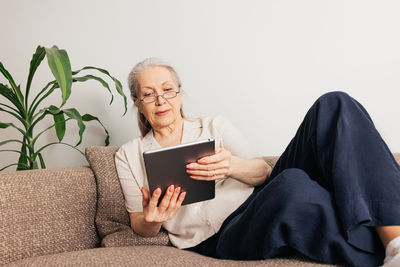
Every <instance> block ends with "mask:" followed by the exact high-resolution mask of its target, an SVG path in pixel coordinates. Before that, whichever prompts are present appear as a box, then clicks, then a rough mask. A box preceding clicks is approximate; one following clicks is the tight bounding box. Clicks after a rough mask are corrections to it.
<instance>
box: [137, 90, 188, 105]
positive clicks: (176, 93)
mask: <svg viewBox="0 0 400 267" xmlns="http://www.w3.org/2000/svg"><path fill="white" fill-rule="evenodd" d="M172 92H173V93H175V96H173V97H168V98H165V96H164V95H165V94H168V93H172ZM180 92H181V90H179V91H168V92H165V93H164V94H161V95H154V96H144V97H143V98H142V99H139V98H137V99H138V100H139V101H142V102H143V103H145V104H150V103H154V102H156V101H157V100H158V97H160V96H161V97H162V98H164V99H172V98H175V97H176V96H177V95H178V94H179V93H180ZM149 97H154V101H151V102H144V99H145V98H149Z"/></svg>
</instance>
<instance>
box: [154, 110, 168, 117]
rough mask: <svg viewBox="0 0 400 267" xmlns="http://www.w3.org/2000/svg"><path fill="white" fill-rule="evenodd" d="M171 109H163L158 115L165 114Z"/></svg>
mask: <svg viewBox="0 0 400 267" xmlns="http://www.w3.org/2000/svg"><path fill="white" fill-rule="evenodd" d="M169 111H170V110H169V109H166V110H163V111H158V112H156V115H157V116H164V115H165V114H167V113H168V112H169Z"/></svg>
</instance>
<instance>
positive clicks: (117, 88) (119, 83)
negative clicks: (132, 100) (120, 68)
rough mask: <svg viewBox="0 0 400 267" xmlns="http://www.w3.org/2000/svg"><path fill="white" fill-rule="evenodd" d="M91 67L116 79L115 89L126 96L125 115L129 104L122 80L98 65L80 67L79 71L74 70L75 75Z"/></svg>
mask: <svg viewBox="0 0 400 267" xmlns="http://www.w3.org/2000/svg"><path fill="white" fill-rule="evenodd" d="M90 69H93V70H97V71H100V72H101V73H104V74H105V75H107V76H108V77H110V78H111V79H112V80H113V81H114V83H115V89H116V90H117V92H118V93H119V94H120V95H121V96H122V97H123V98H124V107H125V112H124V114H123V115H125V114H126V112H127V111H128V104H127V98H126V95H125V94H124V92H123V90H122V84H121V82H120V81H119V80H117V79H116V78H114V77H113V76H111V75H110V73H109V72H108V71H107V70H105V69H101V68H97V67H92V66H86V67H83V68H82V69H80V70H78V71H74V72H73V75H75V74H78V73H79V72H80V71H82V70H90Z"/></svg>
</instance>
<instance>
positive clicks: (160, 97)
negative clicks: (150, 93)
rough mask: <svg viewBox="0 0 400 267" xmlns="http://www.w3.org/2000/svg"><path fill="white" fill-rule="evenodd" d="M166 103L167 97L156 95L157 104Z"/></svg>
mask: <svg viewBox="0 0 400 267" xmlns="http://www.w3.org/2000/svg"><path fill="white" fill-rule="evenodd" d="M164 103H165V99H164V97H163V96H162V95H157V96H156V104H157V105H162V104H164Z"/></svg>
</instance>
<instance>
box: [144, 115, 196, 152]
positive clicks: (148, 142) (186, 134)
mask: <svg viewBox="0 0 400 267" xmlns="http://www.w3.org/2000/svg"><path fill="white" fill-rule="evenodd" d="M200 128H202V126H201V120H200V119H198V118H196V119H191V118H184V119H183V132H182V141H181V143H188V142H191V141H194V140H196V138H197V137H198V135H199V133H198V131H199V129H200ZM142 142H143V150H144V151H147V150H150V149H157V148H161V146H160V144H159V143H158V142H157V140H156V139H155V138H154V132H153V130H150V131H149V132H148V133H147V134H146V135H145V136H144V137H143V140H142Z"/></svg>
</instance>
